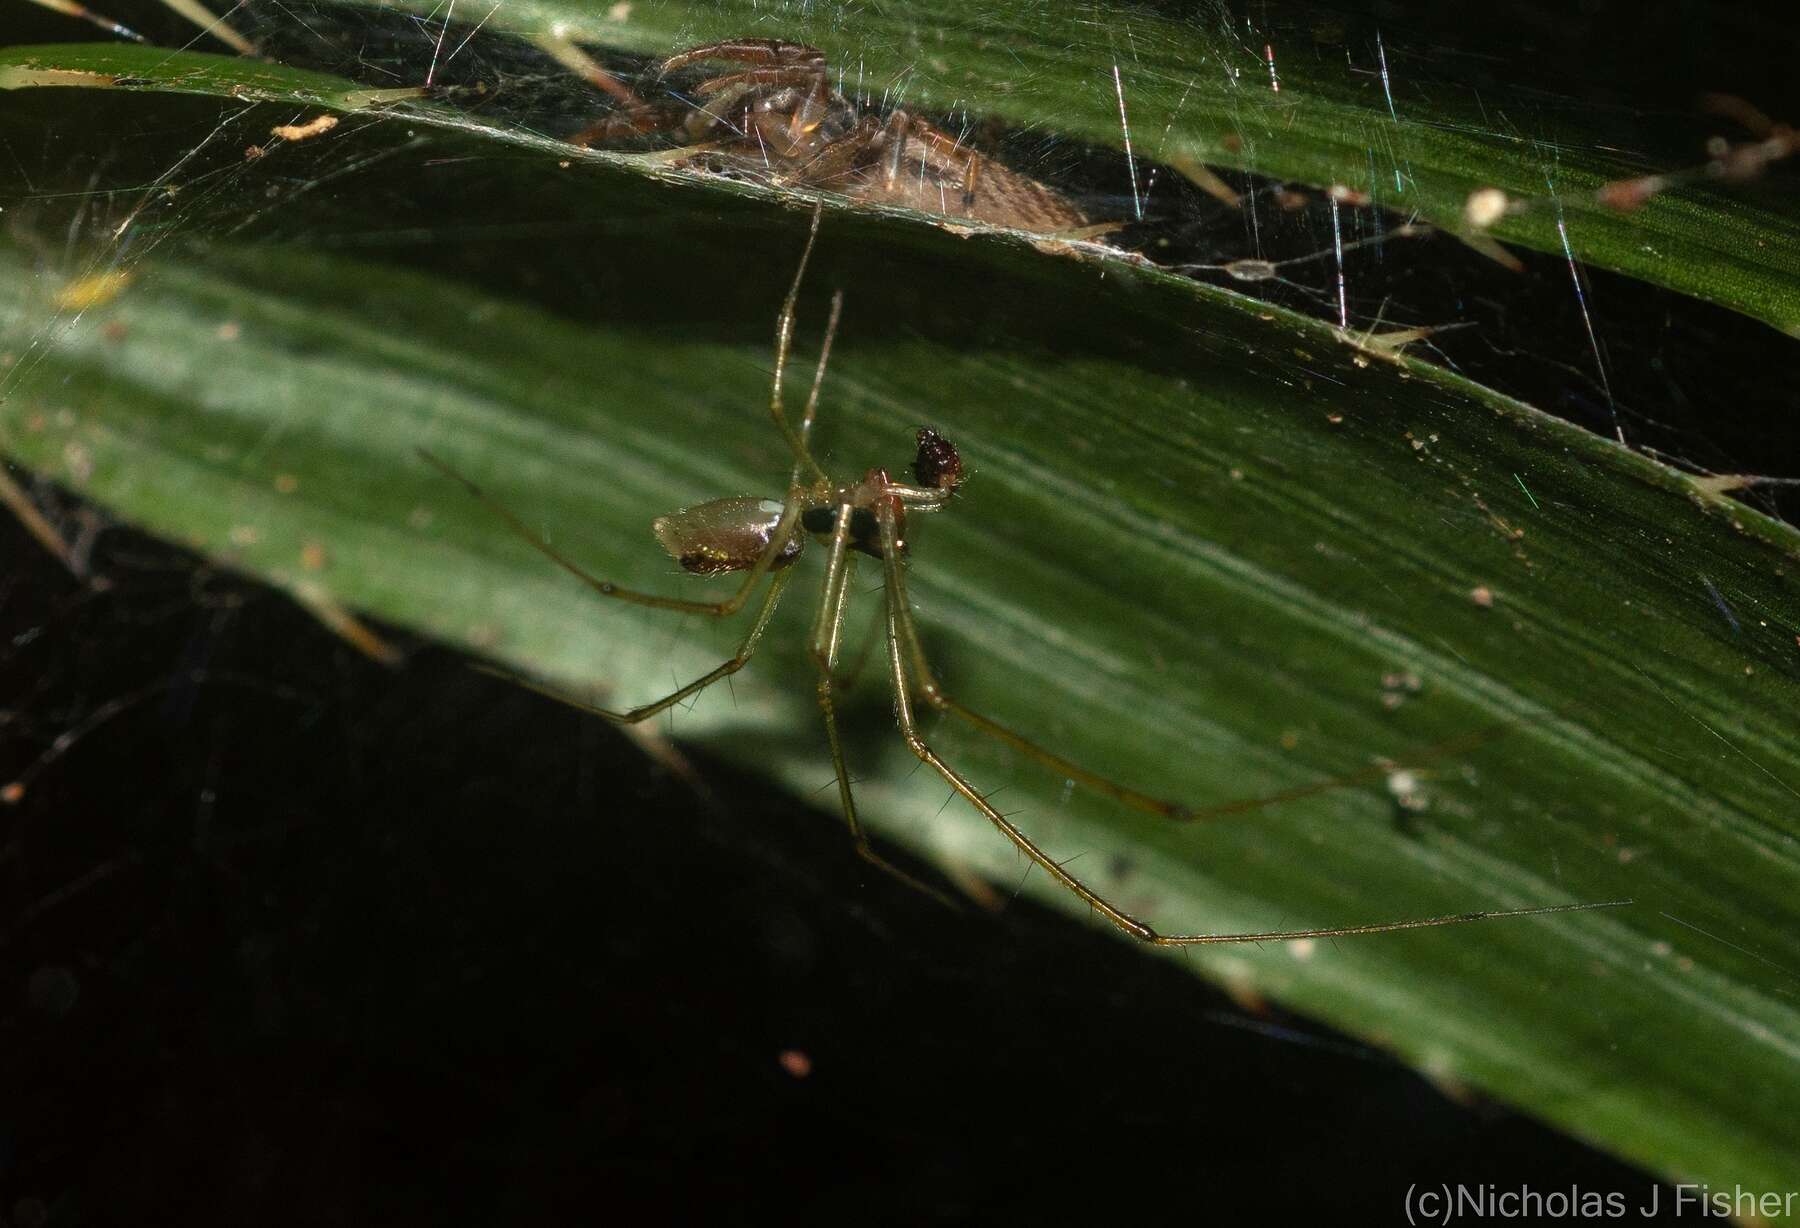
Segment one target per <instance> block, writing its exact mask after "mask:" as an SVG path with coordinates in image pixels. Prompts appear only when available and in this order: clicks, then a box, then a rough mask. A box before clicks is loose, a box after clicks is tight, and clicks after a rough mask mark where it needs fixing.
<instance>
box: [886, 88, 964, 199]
mask: <svg viewBox="0 0 1800 1228" xmlns="http://www.w3.org/2000/svg"><path fill="white" fill-rule="evenodd" d="M883 133H884V137H885V140H886V143H887V149H886V154H885V156H884V158H883V160H882V180H883V182H884V183H885V185H886V186H887V187H888V188H890V189H891V188H892V187H893V186H894V184H895V183H897V182H898V181H899V178H900V168H901V166H902V165H903V164H904V163H905V160H906V149H907V146H908V145H909V144H910V143H911V142H913V141H917V142H919V144H921V145H924V146H925V147H927V148H928V149H930V150H931V151H932V152H934V153H937V154H940V155H942V156H943V157H945V158H946V159H949V160H952V161H961V162H962V184H961V187H962V203H963V205H964V206H967V205H970V204H973V203H974V200H975V186H976V184H977V183H978V182H979V180H980V177H981V155H980V154H978V153H976V152H975V151H974V150H972V149H964V148H963V147H962V142H961V141H958V140H956V139H955V138H954V137H952V136H950V135H948V134H947V133H945V132H943V131H941V130H940V129H938V128H935V127H933V126H932V125H931V124H928V123H926V122H925V121H924V120H922V119H918V118H915V117H914V116H912V115H909V114H908V113H907V112H905V111H895V112H894V113H893V114H892V115H890V116H888V118H887V123H886V124H885V125H884V127H883Z"/></svg>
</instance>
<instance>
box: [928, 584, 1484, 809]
mask: <svg viewBox="0 0 1800 1228" xmlns="http://www.w3.org/2000/svg"><path fill="white" fill-rule="evenodd" d="M894 583H896V584H897V585H898V586H899V591H900V614H899V624H900V628H899V629H900V641H901V647H902V649H903V650H904V651H905V653H906V658H907V663H908V665H909V666H910V668H911V671H912V679H913V685H914V686H916V687H917V688H918V691H919V694H920V696H922V697H923V698H924V700H925V702H926V703H928V704H930V705H931V706H932V707H934V708H936V709H937V710H938V711H940V712H948V713H950V714H951V715H952V716H955V717H957V718H959V719H961V720H964V721H967V722H968V723H969V724H971V725H973V726H974V727H975V728H977V729H979V730H980V731H981V732H983V733H985V734H987V735H988V736H989V737H992V738H995V739H997V740H999V741H1001V742H1004V743H1006V744H1007V745H1008V746H1010V747H1012V748H1013V749H1014V750H1016V751H1018V752H1019V753H1020V754H1022V755H1025V756H1026V757H1028V758H1031V759H1035V760H1036V761H1037V762H1038V763H1040V764H1042V765H1043V766H1044V767H1046V768H1048V769H1050V771H1051V772H1053V773H1055V774H1056V775H1058V776H1061V777H1063V778H1065V779H1068V780H1075V781H1079V782H1080V783H1082V784H1084V785H1086V786H1087V787H1088V788H1090V789H1092V790H1094V791H1095V792H1096V793H1102V794H1105V795H1106V796H1107V797H1110V798H1112V799H1113V800H1114V801H1118V802H1123V803H1124V804H1125V805H1127V806H1130V807H1131V808H1132V809H1134V810H1142V811H1143V812H1145V813H1146V814H1154V815H1157V816H1159V817H1161V818H1165V819H1174V820H1176V821H1177V822H1184V823H1185V822H1194V821H1198V820H1201V819H1221V818H1225V817H1227V816H1230V815H1234V814H1248V813H1250V812H1252V811H1256V810H1262V809H1265V808H1267V807H1269V806H1278V805H1280V804H1281V803H1283V802H1295V801H1299V800H1301V799H1302V798H1307V797H1313V796H1316V795H1317V794H1320V793H1329V792H1331V791H1332V790H1334V789H1344V788H1349V787H1352V786H1354V785H1360V784H1368V783H1371V782H1374V781H1379V780H1383V779H1385V778H1386V777H1387V776H1389V775H1390V774H1391V773H1393V772H1395V771H1398V770H1402V769H1406V768H1419V767H1425V766H1427V765H1429V764H1431V763H1434V762H1436V761H1437V760H1439V759H1443V758H1446V757H1449V756H1453V755H1458V754H1463V753H1465V752H1467V751H1468V750H1470V749H1472V748H1474V747H1477V746H1481V745H1483V744H1485V743H1486V742H1488V741H1491V740H1492V739H1494V738H1497V737H1499V736H1500V735H1502V734H1503V733H1505V732H1506V726H1504V725H1496V726H1490V727H1488V728H1486V729H1479V730H1476V731H1475V732H1473V733H1468V734H1463V735H1461V736H1460V737H1455V738H1447V739H1445V740H1444V741H1442V742H1438V743H1435V744H1433V745H1431V746H1428V747H1425V748H1424V749H1422V750H1420V751H1417V752H1415V753H1414V754H1411V755H1407V756H1405V757H1404V758H1402V759H1399V760H1396V761H1394V762H1392V763H1383V764H1371V765H1370V766H1368V767H1366V768H1360V769H1358V770H1356V771H1354V772H1346V773H1344V774H1343V775H1341V776H1332V777H1329V778H1327V779H1324V780H1314V781H1309V782H1308V783H1306V784H1303V785H1295V786H1293V787H1292V788H1288V789H1281V790H1278V791H1277V792H1274V793H1265V794H1263V795H1261V796H1260V797H1247V798H1235V799H1233V800H1231V801H1228V802H1215V803H1213V804H1211V805H1207V806H1188V805H1183V804H1182V803H1180V802H1172V801H1170V800H1169V799H1167V798H1163V797H1156V796H1154V795H1153V794H1149V793H1144V792H1142V791H1140V790H1137V789H1133V788H1131V787H1129V786H1127V785H1122V784H1120V783H1119V782H1118V781H1116V780H1112V779H1110V778H1109V777H1106V776H1102V775H1100V774H1099V773H1098V772H1093V771H1089V770H1088V769H1087V768H1084V767H1082V766H1081V765H1080V764H1079V763H1074V762H1072V761H1070V760H1068V759H1065V758H1064V757H1063V756H1061V755H1059V754H1057V753H1056V752H1055V751H1052V750H1049V749H1047V748H1046V747H1043V746H1040V745H1039V744H1038V743H1036V742H1033V741H1032V740H1031V739H1030V738H1027V737H1026V736H1025V735H1023V734H1021V733H1019V732H1017V731H1016V730H1014V729H1011V728H1009V727H1007V726H1005V725H1002V724H1001V723H1000V722H999V721H996V720H994V719H993V718H991V717H987V716H983V715H982V714H981V713H979V712H976V711H974V710H973V709H971V708H969V707H968V706H966V705H965V704H963V703H962V702H960V701H959V700H957V699H955V698H953V697H952V696H951V695H950V694H948V693H947V692H946V691H945V690H944V685H943V683H941V682H940V681H938V677H937V675H936V674H935V673H934V672H932V668H931V662H930V661H929V660H928V659H927V658H926V655H925V649H924V645H922V644H921V643H920V642H919V632H918V627H917V626H916V625H915V623H914V622H913V618H912V607H911V606H910V605H908V604H907V603H906V588H905V584H906V580H905V569H904V568H902V569H901V574H900V576H899V577H898V578H897V580H895V581H894Z"/></svg>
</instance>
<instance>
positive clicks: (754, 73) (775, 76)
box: [693, 68, 824, 98]
mask: <svg viewBox="0 0 1800 1228" xmlns="http://www.w3.org/2000/svg"><path fill="white" fill-rule="evenodd" d="M823 79H824V78H823V77H822V75H821V74H820V73H819V71H818V70H817V69H815V68H746V69H745V70H744V71H743V72H732V73H725V74H723V75H721V76H717V77H708V78H707V79H706V80H704V81H702V82H700V83H699V84H698V85H696V86H694V89H693V94H694V97H696V98H707V97H710V96H712V95H713V94H717V93H720V92H722V91H724V90H728V89H732V88H734V87H736V86H750V87H753V88H760V87H762V86H765V85H811V84H812V83H813V82H815V81H820V80H823Z"/></svg>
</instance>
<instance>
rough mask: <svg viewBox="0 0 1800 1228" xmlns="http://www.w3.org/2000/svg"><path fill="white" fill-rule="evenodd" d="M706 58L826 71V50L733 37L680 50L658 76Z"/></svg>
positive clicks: (804, 45) (799, 44) (796, 44)
mask: <svg viewBox="0 0 1800 1228" xmlns="http://www.w3.org/2000/svg"><path fill="white" fill-rule="evenodd" d="M703 60H730V61H732V62H734V63H738V64H755V65H782V66H801V65H804V66H807V67H810V68H813V69H816V70H818V71H821V72H823V71H824V69H825V53H824V52H823V51H820V50H819V49H818V48H817V47H808V46H807V45H806V44H805V43H784V42H782V41H781V40H780V39H775V38H731V39H725V40H724V41H722V42H717V43H702V44H701V45H700V46H698V47H689V48H687V49H686V50H683V51H677V52H676V53H675V54H674V55H672V56H670V57H669V58H668V59H666V60H664V61H663V62H662V64H661V65H660V66H659V67H658V68H657V70H656V72H657V75H658V76H667V75H668V74H669V73H672V72H674V71H675V70H676V69H678V68H686V67H687V66H688V65H689V64H698V63H700V62H701V61H703Z"/></svg>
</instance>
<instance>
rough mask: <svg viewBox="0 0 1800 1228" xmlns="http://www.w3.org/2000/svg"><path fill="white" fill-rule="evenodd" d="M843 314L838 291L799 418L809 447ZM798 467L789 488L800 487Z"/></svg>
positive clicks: (801, 429)
mask: <svg viewBox="0 0 1800 1228" xmlns="http://www.w3.org/2000/svg"><path fill="white" fill-rule="evenodd" d="M843 313H844V292H843V291H842V290H839V291H838V292H837V293H836V294H833V295H832V296H831V316H830V318H829V319H827V320H826V321H825V340H824V342H823V344H821V345H820V346H819V365H818V366H817V367H815V368H814V369H813V382H812V391H810V392H808V393H807V394H806V412H805V413H804V414H802V415H801V416H800V443H801V445H802V446H810V445H811V443H812V429H813V422H814V421H815V420H816V419H817V418H818V416H819V389H820V388H821V387H822V386H823V385H824V383H825V364H826V363H828V362H830V361H831V343H832V341H833V340H835V339H836V337H837V330H838V317H839V316H841V315H843ZM800 477H801V473H800V465H799V462H798V461H796V462H795V464H794V472H793V475H792V476H791V477H789V478H788V485H789V486H798V485H800Z"/></svg>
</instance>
